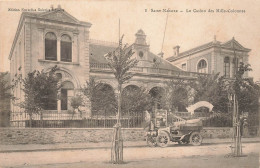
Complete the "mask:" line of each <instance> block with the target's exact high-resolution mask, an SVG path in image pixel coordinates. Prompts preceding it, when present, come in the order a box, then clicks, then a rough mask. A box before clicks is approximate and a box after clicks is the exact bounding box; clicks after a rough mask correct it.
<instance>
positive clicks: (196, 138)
mask: <svg viewBox="0 0 260 168" xmlns="http://www.w3.org/2000/svg"><path fill="white" fill-rule="evenodd" d="M201 143H202V136H201V135H200V133H199V132H193V133H192V134H191V135H190V144H192V145H194V146H199V145H200V144H201Z"/></svg>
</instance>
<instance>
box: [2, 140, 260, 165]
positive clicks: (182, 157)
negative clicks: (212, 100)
mask: <svg viewBox="0 0 260 168" xmlns="http://www.w3.org/2000/svg"><path fill="white" fill-rule="evenodd" d="M229 146H230V144H212V145H210V144H205V145H202V146H181V145H176V144H174V145H171V146H170V147H167V148H159V147H157V148H149V147H141V148H140V147H138V148H137V147H132V148H124V160H125V162H126V163H125V164H123V165H111V164H110V163H109V160H110V149H108V148H105V149H83V150H64V151H34V152H11V153H0V167H24V168H25V167H26V168H28V167H30V168H38V167H41V168H58V167H78V168H80V167H84V168H85V167H129V168H130V167H164V168H165V167H171V168H172V167H180V166H181V167H182V168H183V167H189V168H191V167H192V168H194V167H221V168H225V167H243V168H246V167H248V168H254V167H259V151H260V143H246V144H243V146H244V148H243V154H245V155H246V156H245V157H240V158H233V157H231V156H230V155H229V153H230V148H229Z"/></svg>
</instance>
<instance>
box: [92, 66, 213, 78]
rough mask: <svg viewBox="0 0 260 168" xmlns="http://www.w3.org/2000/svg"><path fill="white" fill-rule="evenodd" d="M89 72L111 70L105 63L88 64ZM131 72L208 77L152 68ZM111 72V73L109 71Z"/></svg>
mask: <svg viewBox="0 0 260 168" xmlns="http://www.w3.org/2000/svg"><path fill="white" fill-rule="evenodd" d="M90 70H94V71H111V68H110V67H109V66H108V64H106V63H90ZM130 71H131V72H138V73H148V74H163V75H170V76H185V77H195V78H196V77H198V76H208V75H209V74H206V73H198V72H186V71H178V70H170V69H162V68H153V67H134V68H131V69H130ZM111 72H112V71H111Z"/></svg>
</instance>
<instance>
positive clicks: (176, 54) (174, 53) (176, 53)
mask: <svg viewBox="0 0 260 168" xmlns="http://www.w3.org/2000/svg"><path fill="white" fill-rule="evenodd" d="M179 51H180V46H178V45H177V46H174V47H173V56H174V57H178V56H179Z"/></svg>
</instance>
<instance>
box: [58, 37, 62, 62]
mask: <svg viewBox="0 0 260 168" xmlns="http://www.w3.org/2000/svg"><path fill="white" fill-rule="evenodd" d="M60 40H61V38H60V37H57V61H60V60H61V58H60V57H61V55H60Z"/></svg>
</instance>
